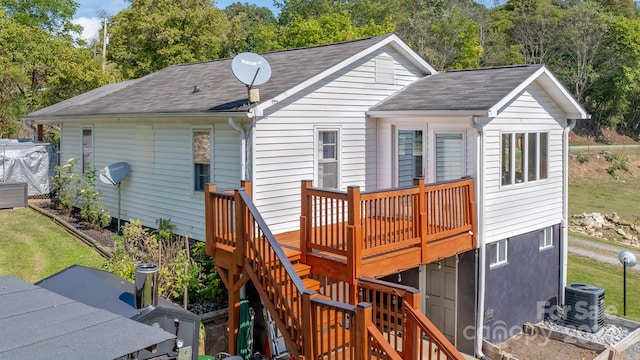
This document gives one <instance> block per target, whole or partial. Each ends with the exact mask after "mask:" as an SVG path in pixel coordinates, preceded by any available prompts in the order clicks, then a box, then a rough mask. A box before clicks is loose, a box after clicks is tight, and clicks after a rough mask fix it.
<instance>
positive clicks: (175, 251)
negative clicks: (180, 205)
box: [105, 219, 223, 302]
mask: <svg viewBox="0 0 640 360" xmlns="http://www.w3.org/2000/svg"><path fill="white" fill-rule="evenodd" d="M158 224H159V225H158V230H154V231H149V229H147V228H145V227H143V226H142V223H141V222H140V220H130V221H129V223H128V224H126V225H124V226H123V227H122V235H121V236H117V237H116V241H115V245H114V249H113V256H112V257H111V259H109V260H108V261H107V263H106V264H105V268H106V270H108V271H110V272H113V273H115V274H117V275H119V276H121V277H123V278H125V279H128V280H130V281H134V280H135V268H136V265H137V264H139V263H148V262H153V263H157V264H158V266H159V268H160V269H159V270H158V291H159V294H160V295H161V296H163V297H165V298H167V299H170V300H172V301H175V302H181V301H183V300H184V296H185V293H184V290H185V289H187V290H188V295H189V297H190V298H191V300H192V301H200V300H204V299H215V298H216V297H217V296H218V295H220V294H221V292H222V291H223V290H222V284H221V283H220V278H219V277H218V274H217V272H216V271H215V267H214V266H213V259H212V258H211V257H209V256H208V255H206V253H205V250H204V249H205V247H204V245H205V244H204V243H201V242H198V243H196V244H195V245H194V246H193V247H192V250H191V251H192V252H191V251H190V249H189V243H188V239H187V238H186V237H180V236H176V235H174V234H173V229H174V226H173V225H172V224H171V220H168V219H159V221H158Z"/></svg>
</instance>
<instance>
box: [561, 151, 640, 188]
mask: <svg viewBox="0 0 640 360" xmlns="http://www.w3.org/2000/svg"><path fill="white" fill-rule="evenodd" d="M612 153H613V154H621V155H624V156H625V157H626V158H627V160H628V168H629V169H628V171H625V170H622V169H620V170H617V171H615V174H614V175H612V174H610V173H609V172H608V170H609V168H610V167H611V166H612V165H613V162H612V161H610V158H609V157H610V155H611V154H612ZM638 180H640V149H634V150H631V151H622V150H612V151H597V152H586V151H585V152H576V153H572V154H570V155H569V183H570V184H586V183H594V182H611V181H621V182H626V181H638Z"/></svg>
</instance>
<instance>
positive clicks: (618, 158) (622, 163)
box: [605, 153, 629, 176]
mask: <svg viewBox="0 0 640 360" xmlns="http://www.w3.org/2000/svg"><path fill="white" fill-rule="evenodd" d="M605 156H606V159H607V161H608V162H609V163H611V165H610V166H609V167H608V168H607V173H609V175H611V176H617V175H618V171H619V170H624V171H626V172H629V158H628V157H627V156H625V155H622V154H612V153H607V154H605Z"/></svg>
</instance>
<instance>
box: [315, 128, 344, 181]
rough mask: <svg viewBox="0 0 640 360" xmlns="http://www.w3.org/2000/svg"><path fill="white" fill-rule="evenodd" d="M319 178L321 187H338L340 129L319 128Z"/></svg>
mask: <svg viewBox="0 0 640 360" xmlns="http://www.w3.org/2000/svg"><path fill="white" fill-rule="evenodd" d="M317 144H318V169H317V180H318V187H320V188H331V189H337V188H338V171H339V168H338V130H324V129H322V130H318V141H317Z"/></svg>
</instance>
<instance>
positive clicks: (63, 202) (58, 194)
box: [51, 159, 80, 215]
mask: <svg viewBox="0 0 640 360" xmlns="http://www.w3.org/2000/svg"><path fill="white" fill-rule="evenodd" d="M77 162H78V159H69V160H67V162H66V163H65V164H64V165H62V166H56V167H55V173H56V175H55V176H54V177H53V180H52V182H51V191H52V193H53V197H52V198H51V201H52V203H53V206H55V207H56V208H57V209H59V210H62V211H64V212H66V213H67V215H68V214H71V211H72V210H73V206H74V203H75V198H76V194H77V192H78V187H79V186H80V177H79V176H78V174H76V173H75V166H76V163H77Z"/></svg>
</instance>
